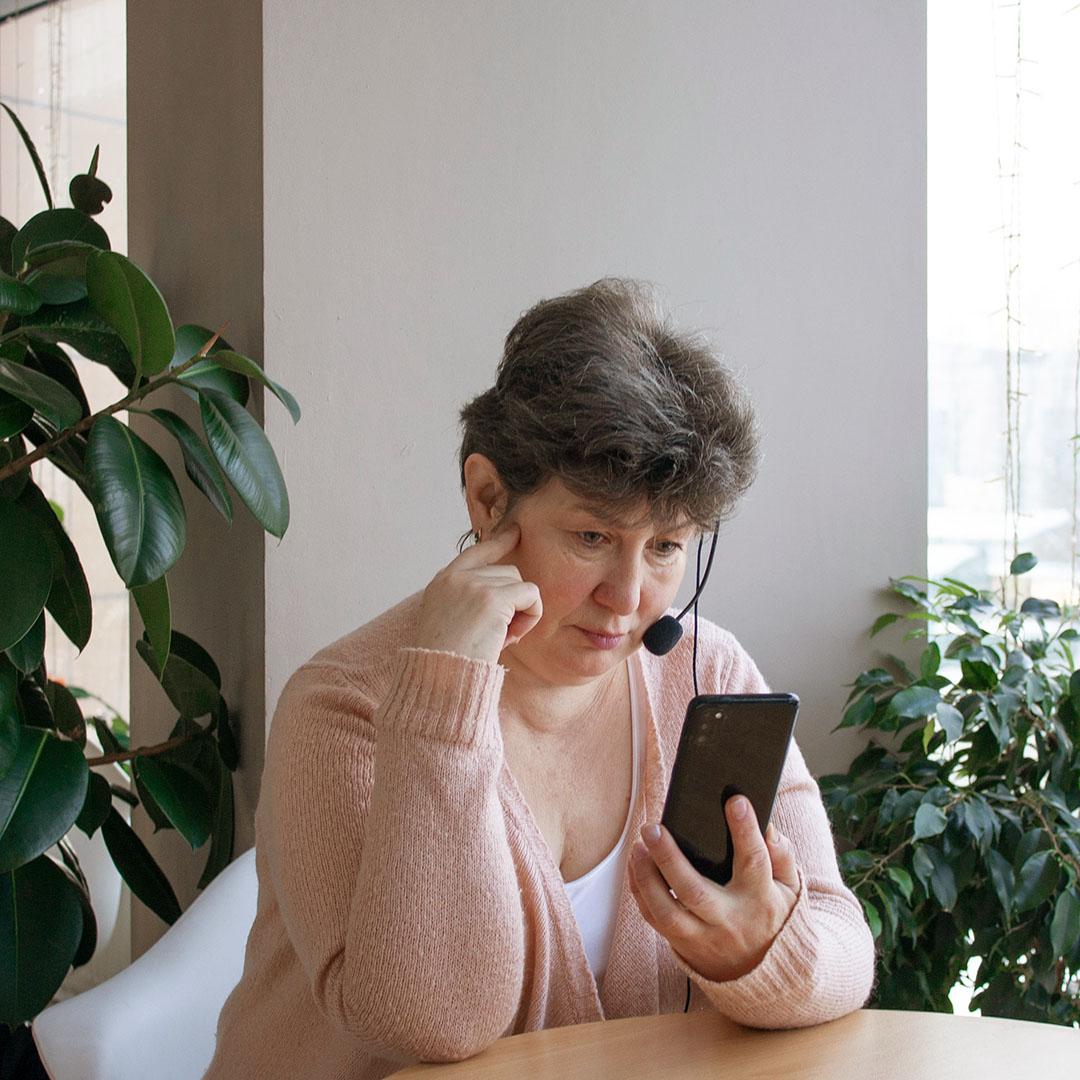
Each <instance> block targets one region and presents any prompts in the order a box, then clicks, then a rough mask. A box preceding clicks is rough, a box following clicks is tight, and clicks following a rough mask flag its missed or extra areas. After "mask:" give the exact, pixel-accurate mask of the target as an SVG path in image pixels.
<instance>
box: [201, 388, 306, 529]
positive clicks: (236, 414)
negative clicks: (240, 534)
mask: <svg viewBox="0 0 1080 1080" xmlns="http://www.w3.org/2000/svg"><path fill="white" fill-rule="evenodd" d="M199 404H200V408H201V410H202V419H203V427H204V429H205V431H206V438H207V442H208V443H209V444H210V449H211V450H212V451H213V454H214V457H215V458H217V462H218V464H219V465H220V466H221V468H222V470H223V471H224V473H225V475H226V476H227V477H228V478H229V481H230V483H231V484H232V486H233V487H234V488H235V489H236V493H237V494H238V495H239V496H240V498H241V499H242V500H243V502H244V504H245V505H246V506H247V508H248V509H249V510H250V511H251V512H252V514H254V515H255V520H256V521H258V523H259V524H260V525H261V526H262V527H263V528H264V529H265V530H266V531H267V532H268V533H270V535H271V536H277V537H282V536H284V535H285V530H286V529H287V528H288V527H289V495H288V492H287V491H286V489H285V479H284V477H283V476H282V475H281V468H280V466H279V465H278V462H277V458H276V457H275V456H274V448H273V447H272V446H271V445H270V442H269V440H268V439H267V438H266V435H265V434H263V430H262V428H261V427H259V425H258V424H257V423H256V422H255V419H254V418H253V417H252V416H251V414H250V413H249V412H247V410H246V409H244V408H243V407H242V406H241V405H239V404H238V403H237V402H235V401H233V400H232V398H229V397H226V396H225V395H224V394H219V393H215V392H214V391H211V390H202V391H200V392H199Z"/></svg>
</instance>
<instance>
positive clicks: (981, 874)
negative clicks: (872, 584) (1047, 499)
mask: <svg viewBox="0 0 1080 1080" xmlns="http://www.w3.org/2000/svg"><path fill="white" fill-rule="evenodd" d="M1035 564H1036V560H1035V557H1034V556H1033V555H1031V554H1030V553H1024V554H1021V555H1018V556H1017V557H1016V558H1015V559H1014V560H1013V562H1012V565H1011V567H1010V575H1013V576H1015V575H1021V574H1024V573H1026V572H1028V571H1029V570H1030V569H1031V568H1032V567H1033V566H1035ZM1017 584H1019V583H1017ZM892 591H893V592H894V593H896V594H897V595H898V596H899V597H901V598H902V601H903V602H904V603H905V604H906V605H907V610H905V611H903V612H900V613H897V612H890V613H888V614H885V615H882V616H881V617H880V618H879V619H878V620H877V622H876V623H875V624H874V627H873V629H872V631H871V633H872V634H877V633H878V632H880V631H881V630H883V629H884V628H885V627H886V626H888V625H890V624H892V623H895V622H896V621H897V620H901V619H903V620H905V622H906V623H908V625H911V627H912V628H911V630H910V631H909V633H908V634H907V638H924V639H925V641H924V644H923V647H922V650H921V656H920V658H919V663H918V668H917V670H912V669H911V668H909V666H908V665H907V664H906V663H904V662H903V661H902V660H901V659H899V658H897V657H895V656H893V657H890V659H889V661H888V665H889V666H888V667H876V668H873V669H872V670H869V671H864V672H863V673H862V674H861V675H859V677H858V678H857V679H856V680H855V683H854V685H853V688H852V691H851V695H850V697H849V699H848V701H849V703H848V706H847V708H846V711H845V713H844V716H843V719H842V720H841V722H840V724H839V725H838V726H839V727H843V728H848V727H855V728H858V729H859V730H861V731H863V732H866V733H868V734H869V735H870V736H871V738H870V742H869V745H868V746H867V748H866V749H865V750H864V751H863V752H862V753H860V754H859V756H858V757H857V758H856V759H855V761H854V762H853V763H852V765H851V767H850V769H848V771H847V772H846V773H845V774H843V775H834V776H826V777H824V778H823V779H822V781H821V787H822V792H823V794H824V797H825V802H826V806H827V807H828V809H829V814H830V817H831V819H832V824H833V829H834V830H835V832H836V835H837V838H838V842H839V844H840V846H841V855H840V865H841V869H842V871H843V873H844V877H845V879H846V881H847V883H848V885H849V886H850V887H851V888H852V889H853V890H854V891H855V894H856V895H857V896H858V897H859V899H860V900H861V901H862V904H863V907H864V909H865V911H866V914H867V917H868V919H869V921H870V925H871V928H872V930H873V932H874V935H875V937H876V938H877V947H878V958H877V966H878V970H877V980H876V987H875V991H874V998H873V1000H872V1003H873V1004H875V1005H877V1006H878V1007H881V1008H888V1009H920V1010H932V1011H938V1012H951V1011H952V1005H951V1003H950V997H949V994H950V991H951V990H952V989H953V988H954V987H955V986H956V985H957V984H958V983H960V982H962V981H963V979H966V978H967V977H968V974H969V973H970V972H974V974H973V976H972V983H971V985H972V990H973V996H972V1002H971V1008H972V1010H976V1009H978V1010H980V1011H981V1012H982V1013H983V1014H986V1015H992V1016H1007V1017H1013V1018H1018V1019H1025V1020H1041V1021H1047V1022H1051V1023H1057V1024H1066V1025H1072V1026H1078V1025H1080V817H1078V809H1080V671H1077V670H1076V662H1075V659H1074V649H1075V647H1076V642H1077V639H1078V638H1080V633H1078V630H1077V626H1076V622H1077V612H1076V611H1075V610H1074V609H1062V608H1061V607H1060V606H1059V605H1058V604H1057V603H1056V602H1055V601H1053V600H1042V599H1038V598H1035V597H1031V598H1028V599H1026V600H1024V601H1023V603H1022V604H1020V605H1019V607H1015V606H1009V605H1007V604H1006V603H1005V601H1004V600H1003V599H1002V597H999V596H997V595H995V594H993V593H988V592H980V591H978V590H976V589H974V588H972V587H971V586H970V585H967V584H965V583H963V582H961V581H958V580H955V579H952V578H946V579H944V580H942V581H928V580H926V579H922V578H903V579H900V580H894V581H893V582H892Z"/></svg>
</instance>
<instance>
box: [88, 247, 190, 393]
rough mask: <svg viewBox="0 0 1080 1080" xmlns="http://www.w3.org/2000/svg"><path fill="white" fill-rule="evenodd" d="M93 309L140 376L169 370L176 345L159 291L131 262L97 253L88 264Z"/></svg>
mask: <svg viewBox="0 0 1080 1080" xmlns="http://www.w3.org/2000/svg"><path fill="white" fill-rule="evenodd" d="M86 287H87V295H88V297H89V300H90V305H91V307H93V309H94V310H95V311H96V312H97V313H98V315H100V316H101V318H102V319H104V320H105V322H107V323H108V324H109V325H110V326H111V327H113V329H114V330H116V332H117V333H118V334H119V335H120V337H121V338H122V339H123V342H124V344H125V345H126V346H127V349H128V352H129V353H130V354H131V359H132V361H133V363H134V364H135V371H136V373H137V374H138V375H158V374H160V373H161V372H162V371H164V370H165V369H166V368H167V367H168V366H169V361H170V360H172V355H173V349H174V348H175V345H176V342H175V338H174V336H173V328H172V319H170V318H169V309H168V308H167V307H166V306H165V300H164V298H163V297H162V295H161V293H160V292H158V287H157V286H156V285H155V284H154V283H153V282H152V281H151V280H150V279H149V278H148V277H147V276H146V275H145V274H144V273H143V272H142V270H140V269H139V268H138V267H137V266H136V265H135V264H134V263H133V262H132V261H131V260H130V259H127V258H125V257H124V256H123V255H117V254H115V253H113V252H104V251H98V252H94V254H93V255H92V256H91V257H90V258H89V259H88V260H87V263H86Z"/></svg>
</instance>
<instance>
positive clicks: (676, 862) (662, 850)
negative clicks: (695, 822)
mask: <svg viewBox="0 0 1080 1080" xmlns="http://www.w3.org/2000/svg"><path fill="white" fill-rule="evenodd" d="M641 838H642V840H644V841H645V846H646V848H647V849H648V852H649V856H650V858H651V859H652V861H653V862H654V863H655V864H656V867H657V870H658V871H659V872H660V873H661V874H662V875H663V876H664V880H665V881H666V882H667V884H668V886H669V888H670V889H671V891H672V892H673V893H674V894H675V895H676V896H677V897H678V898H679V903H681V904H682V905H683V907H685V908H686V909H687V910H688V911H692V912H693V913H694V914H695V915H697V916H698V917H699V918H705V917H706V916H707V915H708V914H709V913H710V912H711V911H712V908H713V906H714V900H713V897H712V896H711V894H710V892H709V885H710V884H711V882H709V881H708V880H707V879H706V878H704V877H702V876H701V874H699V873H698V872H697V871H696V870H695V869H694V868H693V866H692V865H691V864H690V860H689V859H687V857H686V856H685V855H684V854H683V853H682V851H680V850H679V845H678V844H676V843H675V838H674V837H673V836H672V835H671V833H669V832H668V831H667V829H665V828H664V827H663V825H645V826H644V827H643V828H642V830H641Z"/></svg>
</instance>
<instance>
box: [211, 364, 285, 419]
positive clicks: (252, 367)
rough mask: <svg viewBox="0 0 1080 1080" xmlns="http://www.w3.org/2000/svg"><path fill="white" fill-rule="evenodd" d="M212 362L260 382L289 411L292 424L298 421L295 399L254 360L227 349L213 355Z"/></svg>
mask: <svg viewBox="0 0 1080 1080" xmlns="http://www.w3.org/2000/svg"><path fill="white" fill-rule="evenodd" d="M214 361H215V363H217V364H220V365H221V367H223V368H227V369H228V370H229V371H235V372H237V373H238V374H240V375H246V376H247V377H248V378H249V379H255V380H256V381H257V382H261V383H262V384H263V386H265V387H266V388H267V389H268V390H269V391H270V392H271V393H272V394H273V395H274V396H275V397H276V398H277V399H278V401H280V402H281V403H282V405H284V406H285V408H286V409H288V410H289V415H290V416H291V417H292V420H293V423H294V424H295V423H296V422H297V421H298V420H299V419H300V406H299V405H298V404H297V401H296V398H294V397H293V396H292V394H290V393H289V391H288V390H286V389H285V387H284V386H281V385H280V384H279V383H276V382H274V380H273V379H271V378H269V377H268V376H267V374H266V372H265V371H263V369H262V368H261V367H259V365H258V364H256V363H255V361H254V360H249V359H248V358H247V357H246V356H241V355H240V354H239V353H235V352H232V351H231V350H229V349H221V350H220V351H218V352H215V353H214Z"/></svg>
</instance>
